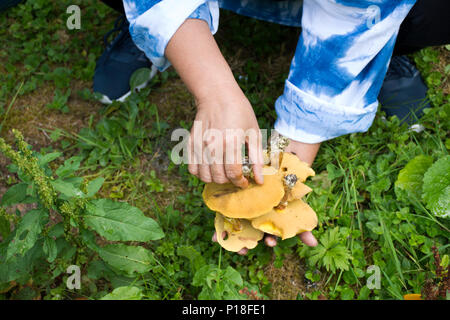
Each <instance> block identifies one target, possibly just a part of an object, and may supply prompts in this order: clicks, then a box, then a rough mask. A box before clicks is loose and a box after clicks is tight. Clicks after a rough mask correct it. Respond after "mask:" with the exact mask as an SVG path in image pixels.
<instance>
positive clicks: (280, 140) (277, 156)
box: [269, 133, 289, 168]
mask: <svg viewBox="0 0 450 320" xmlns="http://www.w3.org/2000/svg"><path fill="white" fill-rule="evenodd" d="M288 145H289V138H286V137H284V136H282V135H281V134H279V133H275V134H272V136H271V137H270V152H269V157H270V164H271V165H272V166H276V167H277V168H278V166H279V164H280V162H281V155H282V153H283V152H284V149H286V147H287V146H288Z"/></svg>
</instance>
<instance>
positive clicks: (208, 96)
mask: <svg viewBox="0 0 450 320" xmlns="http://www.w3.org/2000/svg"><path fill="white" fill-rule="evenodd" d="M193 95H194V98H195V101H196V104H197V108H198V109H201V108H204V107H208V108H209V107H212V106H217V107H219V108H220V107H222V106H223V105H230V106H237V105H242V104H244V103H246V104H249V102H248V100H247V98H246V97H245V94H244V93H243V92H242V90H241V88H240V87H239V85H238V84H237V83H236V81H235V80H234V78H233V79H226V80H221V81H211V82H208V81H206V82H205V85H204V86H202V87H199V88H198V90H196V91H195V92H193Z"/></svg>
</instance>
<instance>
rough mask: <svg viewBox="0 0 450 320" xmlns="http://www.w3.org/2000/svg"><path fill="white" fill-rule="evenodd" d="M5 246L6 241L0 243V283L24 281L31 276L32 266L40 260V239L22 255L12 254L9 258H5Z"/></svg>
mask: <svg viewBox="0 0 450 320" xmlns="http://www.w3.org/2000/svg"><path fill="white" fill-rule="evenodd" d="M10 240H12V239H7V241H8V242H10ZM7 247H8V243H4V245H2V244H1V243H0V283H2V282H9V281H14V280H20V282H21V283H26V282H27V281H28V280H29V279H30V278H31V276H32V273H31V272H32V270H33V267H34V266H35V265H36V264H38V263H40V262H42V260H41V259H40V258H41V256H42V255H43V251H42V241H41V240H38V241H37V242H36V245H35V246H33V247H32V248H31V249H30V250H28V251H27V252H26V253H25V254H24V255H23V256H21V255H17V256H13V257H12V258H10V259H9V260H6V259H7V257H6V256H7Z"/></svg>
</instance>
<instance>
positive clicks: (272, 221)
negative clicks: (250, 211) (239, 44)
mask: <svg viewBox="0 0 450 320" xmlns="http://www.w3.org/2000/svg"><path fill="white" fill-rule="evenodd" d="M252 226H253V227H254V228H256V229H258V230H261V231H264V232H266V233H270V234H273V235H276V236H279V237H281V238H282V239H283V240H284V239H288V238H292V237H294V236H295V235H297V234H299V233H302V232H305V231H311V230H313V229H314V228H315V227H316V226H317V216H316V213H315V212H314V210H313V209H311V207H310V206H309V205H307V204H306V203H305V202H303V201H302V200H294V201H291V202H289V203H288V205H287V207H286V208H284V209H281V210H279V209H273V210H271V211H270V212H268V213H266V214H265V215H262V216H260V217H257V218H255V219H252Z"/></svg>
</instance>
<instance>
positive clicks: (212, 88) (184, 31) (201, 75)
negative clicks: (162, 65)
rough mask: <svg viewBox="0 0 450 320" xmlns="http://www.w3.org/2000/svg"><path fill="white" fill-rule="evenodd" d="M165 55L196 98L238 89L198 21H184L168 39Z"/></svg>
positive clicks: (228, 69) (204, 24)
mask: <svg viewBox="0 0 450 320" xmlns="http://www.w3.org/2000/svg"><path fill="white" fill-rule="evenodd" d="M165 55H166V57H167V59H169V61H170V62H171V63H172V65H173V66H174V68H175V69H176V70H177V72H178V74H179V75H180V77H181V79H182V80H183V82H184V83H185V84H186V86H187V87H188V90H189V91H190V92H191V93H192V94H193V95H194V97H195V98H196V100H197V101H202V100H205V99H207V97H209V96H211V95H212V94H214V95H217V93H220V92H225V91H227V92H229V90H233V91H235V92H241V90H240V88H239V86H238V85H237V83H236V81H235V79H234V77H233V73H232V72H231V69H230V67H229V66H228V64H227V62H226V61H225V59H224V57H223V55H222V53H221V52H220V49H219V47H218V46H217V43H216V41H215V40H214V37H213V36H212V34H211V31H210V29H209V27H208V24H207V23H206V22H204V21H202V20H197V19H188V20H186V21H185V22H184V23H183V24H182V25H181V27H180V28H179V29H178V30H177V32H176V33H175V34H174V36H173V37H172V39H171V40H170V41H169V43H168V45H167V47H166V51H165ZM225 89H226V90H225Z"/></svg>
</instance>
